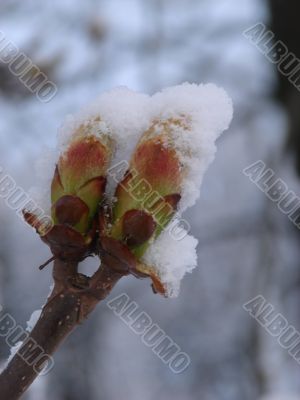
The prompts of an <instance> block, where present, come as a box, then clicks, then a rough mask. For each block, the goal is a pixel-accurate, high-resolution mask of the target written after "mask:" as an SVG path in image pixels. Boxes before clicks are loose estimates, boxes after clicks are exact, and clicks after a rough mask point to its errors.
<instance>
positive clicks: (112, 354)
mask: <svg viewBox="0 0 300 400" xmlns="http://www.w3.org/2000/svg"><path fill="white" fill-rule="evenodd" d="M299 11H300V6H299V4H298V1H297V0H274V1H273V0H270V1H269V2H267V1H263V0H240V1H237V0H85V1H81V2H80V1H75V0H52V1H44V2H40V1H38V0H27V1H26V2H25V1H24V2H21V1H17V0H1V2H0V30H1V31H3V32H4V33H5V35H6V37H7V38H9V39H10V40H11V41H12V42H14V43H15V44H16V45H17V46H18V47H19V48H20V49H21V51H23V52H24V53H26V54H27V55H28V56H29V57H30V58H31V59H32V60H33V62H34V63H35V64H36V65H38V66H39V67H40V68H41V70H42V71H43V72H44V73H46V75H47V76H48V77H49V79H50V80H52V81H53V82H55V83H56V85H57V86H58V93H57V95H56V96H55V97H54V98H53V99H52V100H51V101H50V102H48V103H41V102H39V101H38V99H37V98H36V96H35V95H34V94H32V93H31V92H30V91H28V90H27V89H26V88H24V86H23V85H22V84H21V83H20V82H19V80H18V79H17V78H15V77H14V76H13V75H12V74H11V73H10V72H9V71H8V69H7V66H6V65H5V64H1V63H0V138H1V142H0V143H1V145H0V164H1V166H3V167H4V168H5V170H6V172H7V173H9V174H10V175H11V176H13V177H14V179H15V180H16V182H17V183H18V184H19V185H21V186H23V187H24V188H25V189H28V188H30V187H31V186H33V185H34V176H35V175H34V163H35V160H36V159H37V158H38V157H40V156H41V153H42V152H43V149H44V146H45V145H53V144H54V143H55V140H56V132H57V129H58V127H59V126H60V124H61V122H62V121H63V118H64V117H65V115H66V114H68V113H73V112H76V111H77V110H78V109H79V108H80V107H81V106H84V105H86V103H88V102H89V101H91V100H93V99H94V98H95V97H97V95H99V94H100V93H101V92H102V91H104V90H107V89H111V88H113V87H115V86H119V85H126V86H128V87H130V88H131V89H134V90H138V91H145V92H147V93H150V94H151V93H154V92H155V91H157V90H160V89H162V88H163V87H165V86H169V85H174V84H178V83H182V82H184V81H190V82H196V83H201V82H214V83H216V84H218V85H221V86H223V87H224V88H225V89H226V90H227V91H228V93H229V95H230V96H231V97H232V98H233V102H234V110H235V114H234V120H233V123H232V125H231V128H230V130H229V131H228V132H226V133H225V134H224V135H223V136H222V137H221V139H219V141H218V153H217V157H216V160H215V162H214V164H213V165H212V166H211V167H210V169H209V172H208V173H207V175H206V177H205V179H204V183H203V189H202V195H201V199H200V200H199V201H198V203H197V205H196V206H195V207H194V208H193V209H191V210H190V211H189V212H188V214H187V216H186V217H187V219H188V220H189V221H190V223H191V225H192V233H193V234H194V236H196V237H197V238H198V239H199V247H198V253H199V265H198V268H197V269H196V270H195V271H194V272H193V274H192V275H189V276H187V277H186V278H185V279H184V281H183V284H182V290H181V294H180V296H179V298H178V299H175V300H173V299H172V300H166V299H164V298H161V297H159V296H154V295H153V294H152V291H151V289H150V285H149V281H136V280H135V279H134V278H126V279H124V280H123V282H121V283H120V284H119V285H118V286H117V287H116V288H115V290H114V292H113V294H112V296H111V297H114V296H116V295H118V294H119V293H122V292H126V293H127V294H128V295H129V296H130V298H131V299H132V300H134V301H136V302H137V303H138V304H139V306H140V308H141V310H142V311H146V312H147V313H148V314H149V315H150V316H151V317H152V319H153V321H154V322H156V323H158V324H159V325H160V327H161V328H162V329H164V330H165V331H166V333H167V334H168V335H169V336H170V337H171V338H172V339H173V340H174V341H175V342H176V343H177V344H178V345H179V346H180V347H181V349H182V350H183V351H185V352H186V353H188V354H189V355H190V357H191V365H190V366H189V368H188V369H187V370H186V371H185V372H183V373H182V374H179V375H175V374H173V373H172V372H171V371H170V369H169V368H168V367H167V366H166V365H165V364H163V363H162V362H161V361H160V359H159V358H157V357H156V356H155V355H154V354H153V353H152V351H151V349H149V348H147V347H146V346H144V345H143V344H142V342H141V340H140V338H139V337H138V336H136V335H134V333H133V332H131V330H130V329H129V328H128V327H127V326H126V325H125V324H124V323H123V322H122V321H121V320H119V319H118V318H117V317H116V316H115V315H114V314H113V313H112V311H111V310H109V309H108V307H107V306H106V305H105V303H103V304H102V305H101V306H99V307H98V308H97V310H96V311H95V312H94V314H93V315H92V316H91V318H90V319H89V320H88V321H87V322H86V323H85V325H84V326H82V327H81V328H79V329H78V330H77V331H76V332H75V334H73V335H72V337H70V338H69V339H68V340H67V341H66V342H65V344H64V346H63V347H62V348H61V349H60V351H59V352H58V354H57V355H56V357H55V361H56V364H55V368H54V370H53V371H52V372H51V374H49V375H47V376H46V377H42V378H39V379H38V381H37V382H36V383H35V384H34V386H33V387H32V388H31V389H30V391H29V392H28V394H27V395H26V396H24V399H26V400H41V399H46V400H82V399H87V400H104V399H105V400H116V399H121V398H122V399H125V400H127V399H130V400H140V399H143V400H153V399H164V400H196V399H201V400H241V399H243V400H297V399H298V400H299V399H300V379H299V372H300V367H299V365H298V364H297V363H296V362H295V361H294V360H293V359H292V358H291V357H290V356H289V354H288V353H287V352H286V351H284V350H283V349H282V348H281V347H280V346H279V345H278V343H277V342H276V340H275V339H274V338H272V337H271V336H270V335H268V334H267V333H265V331H264V330H263V328H261V327H260V326H259V325H258V323H257V322H256V321H255V320H254V319H252V318H251V317H250V316H249V315H248V314H247V313H246V312H245V311H244V310H243V308H242V305H243V304H244V303H245V302H246V301H248V300H250V299H251V298H253V297H255V296H257V295H258V294H262V295H263V296H264V297H265V298H266V299H267V300H268V301H269V302H271V303H272V304H274V305H275V306H276V310H278V312H282V314H283V315H284V316H285V317H286V318H287V319H288V321H289V323H290V324H292V325H293V326H295V328H297V329H298V330H299V329H300V313H299V306H300V265H299V260H300V258H299V256H300V251H299V239H300V233H299V231H298V230H297V229H296V228H295V227H294V225H293V224H292V223H291V222H290V221H289V219H288V218H287V216H284V215H282V214H281V213H280V212H279V210H278V209H277V207H276V205H275V204H272V203H271V202H270V200H268V198H267V197H266V196H265V195H264V194H263V193H261V192H260V191H259V189H258V188H257V187H256V186H255V185H254V184H253V183H251V182H250V180H249V179H248V178H246V177H245V176H244V175H243V173H242V170H243V169H244V168H245V167H247V166H248V165H250V164H252V163H254V162H255V161H256V160H259V159H261V160H263V161H264V162H265V163H266V165H267V166H268V167H270V168H273V169H274V170H275V172H276V175H278V178H282V179H284V181H285V182H286V183H287V184H288V186H289V188H290V189H291V190H294V191H295V193H298V194H299V188H300V184H299V176H298V175H297V170H298V171H299V170H300V140H299V138H300V135H299V131H300V118H299V115H300V114H299V112H298V105H299V104H300V100H299V97H300V95H299V92H298V91H297V90H296V89H294V87H293V86H292V85H291V84H290V82H288V80H287V79H286V78H284V77H282V76H280V75H279V74H278V75H277V71H276V68H275V67H274V65H272V64H271V63H270V62H269V61H268V60H267V59H266V58H265V57H264V56H263V55H262V54H261V53H260V52H259V51H258V50H257V48H256V47H255V46H253V45H252V44H251V43H250V42H249V41H248V40H247V39H246V38H245V37H244V36H243V31H244V30H245V29H247V28H249V27H251V26H253V25H254V24H256V23H258V22H263V23H265V24H267V25H268V26H269V27H271V28H272V30H273V31H274V33H275V34H276V37H277V38H278V39H281V40H283V41H284V42H285V44H286V45H287V46H288V47H289V49H290V51H293V52H295V54H296V55H298V56H299V57H300V49H299V47H300V40H299V33H300V32H299V30H300V28H299V22H298V20H297V18H298V16H299V15H300V14H299ZM49 257H50V253H49V250H48V248H47V247H46V246H45V245H43V244H42V243H41V242H40V240H39V238H38V237H37V236H36V235H35V233H34V232H33V231H32V230H31V229H30V228H29V227H27V226H26V225H25V224H24V223H23V221H22V220H21V219H20V218H19V217H17V216H16V215H15V213H14V212H13V211H11V210H10V209H9V208H8V207H7V206H6V205H5V203H4V201H3V200H1V199H0V302H1V304H2V305H3V306H4V308H5V310H6V311H8V312H10V313H11V314H12V315H13V316H14V317H15V319H16V320H17V321H18V323H21V324H22V325H23V326H26V321H27V320H28V319H29V316H30V314H31V313H32V311H34V310H36V309H39V308H40V306H41V304H43V302H44V300H45V297H46V296H47V294H48V292H49V286H50V284H51V276H50V273H51V271H50V269H46V270H45V271H43V272H39V271H38V269H37V267H38V266H39V265H40V264H41V263H42V262H44V261H45V260H46V259H47V258H49ZM87 268H93V265H90V266H87ZM9 352H10V350H9V348H8V346H7V345H6V344H5V342H4V340H0V359H1V360H2V362H4V361H5V360H6V358H7V356H8V355H9ZM0 397H1V394H0ZM1 400H2V399H1ZM3 400H9V399H3Z"/></svg>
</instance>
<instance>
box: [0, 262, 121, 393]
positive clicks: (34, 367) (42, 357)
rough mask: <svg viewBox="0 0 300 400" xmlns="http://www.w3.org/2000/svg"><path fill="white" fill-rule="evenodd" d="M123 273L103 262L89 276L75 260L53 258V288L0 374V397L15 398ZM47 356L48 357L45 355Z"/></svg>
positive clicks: (29, 383) (105, 295)
mask: <svg viewBox="0 0 300 400" xmlns="http://www.w3.org/2000/svg"><path fill="white" fill-rule="evenodd" d="M122 276H124V274H123V273H120V272H116V271H115V270H113V269H111V268H110V267H108V266H106V265H102V266H101V267H100V268H99V269H98V271H97V272H96V273H95V274H94V276H93V277H92V278H88V277H86V276H84V275H82V274H79V273H78V272H77V263H64V262H62V261H59V260H56V261H55V262H54V268H53V278H54V282H55V285H54V289H53V292H52V294H51V295H50V297H49V299H48V301H47V304H46V305H45V306H44V308H43V310H42V313H41V316H40V318H39V320H38V322H37V323H36V325H35V327H34V329H33V330H32V332H31V333H30V335H29V337H28V338H27V339H26V340H25V341H24V343H23V345H22V346H21V348H20V349H19V351H18V352H17V353H16V355H15V356H14V357H13V358H12V360H11V361H10V362H9V364H8V365H7V367H6V368H5V370H4V371H3V372H2V374H1V375H0V394H1V399H5V400H17V399H19V398H20V397H21V396H22V395H23V393H24V392H25V391H26V390H27V389H28V387H29V386H30V385H31V384H32V382H33V381H34V380H35V378H36V377H37V376H38V374H39V372H40V371H41V369H42V367H43V365H44V363H45V361H46V357H49V356H52V355H53V354H54V352H55V350H56V349H57V348H58V346H59V345H60V344H61V343H62V342H63V341H64V339H65V338H66V337H67V336H68V335H69V334H70V333H71V332H72V331H73V330H74V329H75V328H76V327H77V325H78V324H80V323H81V322H82V321H83V320H84V319H85V318H87V317H88V315H89V314H90V313H91V312H92V311H93V309H94V308H95V306H96V305H97V304H98V303H99V302H100V301H101V300H103V299H105V298H106V297H107V296H108V295H109V293H110V292H111V290H112V289H113V287H114V286H115V284H116V283H117V282H118V280H119V279H120V278H121V277H122ZM47 359H48V360H49V358H47Z"/></svg>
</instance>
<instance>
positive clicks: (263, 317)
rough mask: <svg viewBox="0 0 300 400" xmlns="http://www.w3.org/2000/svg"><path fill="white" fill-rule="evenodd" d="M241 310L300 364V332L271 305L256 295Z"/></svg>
mask: <svg viewBox="0 0 300 400" xmlns="http://www.w3.org/2000/svg"><path fill="white" fill-rule="evenodd" d="M243 308H244V310H245V311H247V312H248V313H249V314H250V315H251V317H252V318H254V319H255V320H256V321H257V322H258V323H259V325H260V326H262V327H263V328H264V329H265V331H266V332H268V333H269V334H270V335H271V336H273V337H275V338H277V342H278V344H279V345H280V346H281V348H283V349H284V350H286V351H288V353H289V354H290V355H291V356H292V357H293V358H294V360H295V361H297V363H298V364H300V332H298V331H297V330H296V328H294V326H292V325H290V324H289V323H288V321H287V319H286V318H285V317H284V316H283V315H282V314H281V313H278V312H277V311H276V310H275V307H274V306H273V305H272V304H271V303H268V302H267V300H266V299H265V298H264V297H263V296H262V295H258V296H256V297H254V298H253V299H251V300H249V301H248V302H247V303H245V304H244V305H243Z"/></svg>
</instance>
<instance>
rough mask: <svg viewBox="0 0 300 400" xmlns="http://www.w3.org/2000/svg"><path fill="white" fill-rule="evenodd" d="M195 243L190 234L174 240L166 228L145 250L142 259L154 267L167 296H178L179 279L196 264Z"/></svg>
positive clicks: (196, 243)
mask: <svg viewBox="0 0 300 400" xmlns="http://www.w3.org/2000/svg"><path fill="white" fill-rule="evenodd" d="M186 233H187V232H186ZM197 245H198V240H197V239H195V238H194V237H193V236H191V235H187V234H186V236H185V237H184V238H183V239H181V240H180V241H176V240H175V239H174V238H172V237H171V235H170V233H169V232H168V231H167V230H166V231H164V232H162V233H161V235H160V236H159V237H158V238H157V239H156V240H155V241H154V243H152V244H151V245H150V247H149V248H148V250H147V251H146V253H145V255H144V257H143V261H144V262H145V263H146V264H147V265H149V266H152V267H154V269H155V270H156V272H157V273H158V275H159V278H160V280H161V282H162V283H163V284H164V286H165V288H166V290H167V296H168V297H177V296H178V293H179V288H180V281H181V280H182V278H183V277H184V275H185V274H186V273H187V272H191V271H192V270H193V269H194V268H195V267H196V266H197V252H196V248H197Z"/></svg>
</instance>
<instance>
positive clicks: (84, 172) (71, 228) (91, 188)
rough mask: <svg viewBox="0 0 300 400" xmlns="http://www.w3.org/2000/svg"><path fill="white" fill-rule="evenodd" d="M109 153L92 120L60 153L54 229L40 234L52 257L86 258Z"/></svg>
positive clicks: (54, 182)
mask: <svg viewBox="0 0 300 400" xmlns="http://www.w3.org/2000/svg"><path fill="white" fill-rule="evenodd" d="M97 127H98V129H97ZM95 131H96V132H97V134H95V133H94V132H95ZM112 152H113V142H112V140H111V138H110V136H109V135H108V134H107V132H105V130H104V131H103V132H102V131H101V121H100V119H95V120H92V121H89V122H86V123H84V124H82V125H80V126H79V128H78V129H77V130H76V132H75V133H74V134H73V135H72V136H71V138H70V141H69V143H68V144H67V145H66V148H65V149H64V151H63V152H62V153H61V155H60V157H59V160H58V163H57V165H56V169H55V173H54V177H53V180H52V184H51V204H52V209H51V211H52V218H53V222H54V227H53V228H52V229H51V230H50V231H49V232H47V233H46V234H45V235H44V234H43V232H39V233H40V234H41V236H42V239H43V240H44V241H45V242H46V243H47V244H48V245H49V246H50V248H51V250H52V253H53V254H54V256H56V257H58V258H62V259H75V260H77V259H79V260H80V259H82V258H84V257H85V256H86V255H88V254H89V251H90V245H91V243H92V241H93V238H94V237H93V236H94V230H95V229H93V228H94V221H95V216H96V213H97V211H98V207H99V204H100V203H101V201H102V198H103V194H104V190H105V184H106V171H107V168H108V165H109V163H110V160H111V156H112Z"/></svg>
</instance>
